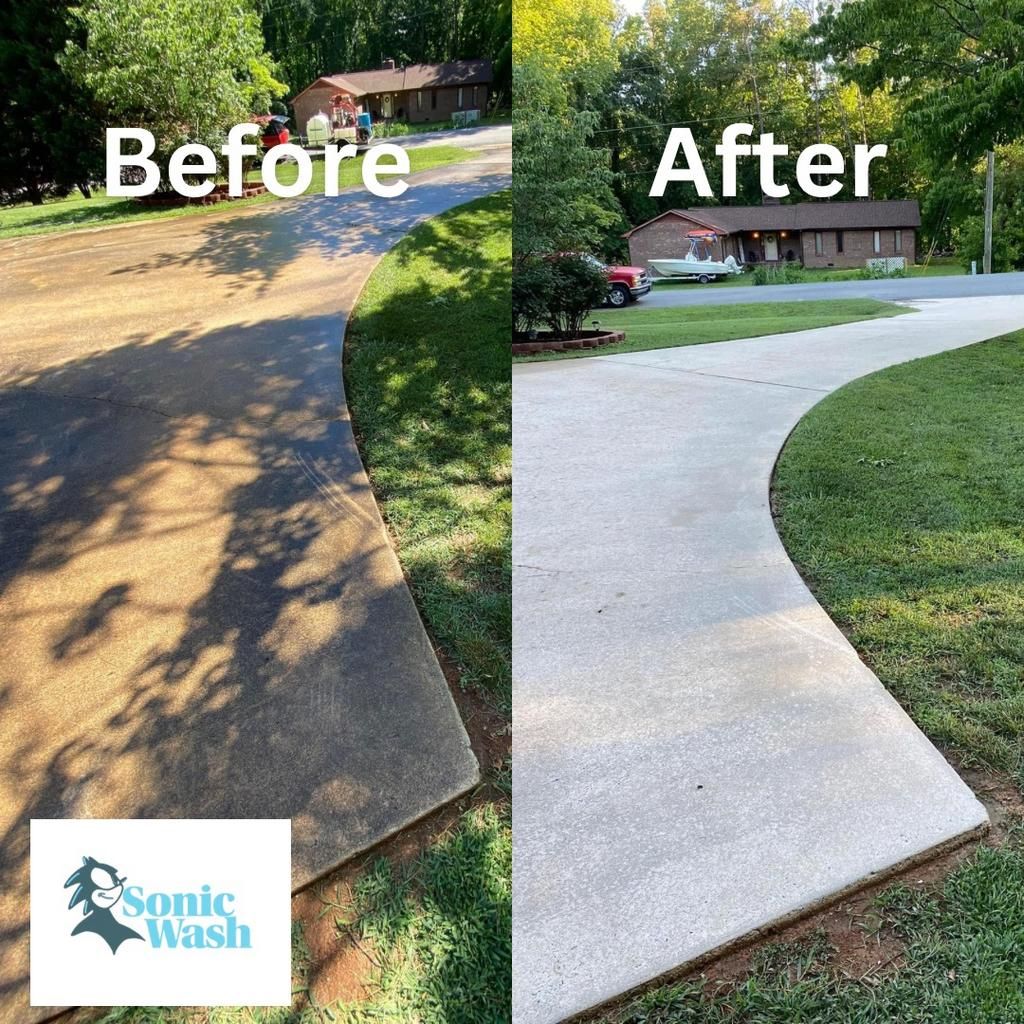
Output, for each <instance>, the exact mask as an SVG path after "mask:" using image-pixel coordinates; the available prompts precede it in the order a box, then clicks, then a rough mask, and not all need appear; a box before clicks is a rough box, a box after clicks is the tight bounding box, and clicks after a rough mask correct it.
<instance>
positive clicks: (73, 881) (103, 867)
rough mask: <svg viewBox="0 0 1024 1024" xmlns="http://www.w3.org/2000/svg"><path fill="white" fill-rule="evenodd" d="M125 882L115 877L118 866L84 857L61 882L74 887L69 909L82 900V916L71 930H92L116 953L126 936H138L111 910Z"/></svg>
mask: <svg viewBox="0 0 1024 1024" xmlns="http://www.w3.org/2000/svg"><path fill="white" fill-rule="evenodd" d="M124 882H125V879H124V877H123V876H122V877H118V873H117V869H116V868H114V867H112V866H111V865H110V864H101V863H100V862H99V861H98V860H96V858H95V857H83V858H82V866H81V867H80V868H79V869H78V870H77V871H75V873H74V874H73V875H72V876H71V877H70V878H69V879H68V880H67V881H66V882H65V883H64V888H65V889H69V888H70V887H71V886H75V887H76V888H75V891H74V892H73V893H72V894H71V902H70V903H69V904H68V909H69V910H70V909H71V908H72V907H75V906H77V905H78V904H79V903H82V904H84V907H83V911H84V913H85V918H84V920H82V921H79V922H78V924H77V925H75V928H74V931H72V933H71V934H72V935H78V934H80V933H81V932H95V933H96V934H97V935H99V936H100V938H101V939H103V941H104V942H106V944H107V945H108V946H109V947H110V952H111V953H116V952H117V949H118V946H120V945H121V943H122V942H125V941H126V940H128V939H141V938H142V936H141V935H140V934H139V933H138V932H137V931H134V930H133V929H131V928H129V927H128V926H127V925H124V924H122V923H121V922H120V921H118V920H117V919H116V918H115V917H114V915H113V913H112V910H113V907H114V904H116V903H117V901H118V900H119V899H120V898H121V894H122V892H123V891H124ZM143 941H145V940H144V939H143Z"/></svg>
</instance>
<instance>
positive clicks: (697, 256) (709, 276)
mask: <svg viewBox="0 0 1024 1024" xmlns="http://www.w3.org/2000/svg"><path fill="white" fill-rule="evenodd" d="M686 237H687V238H688V239H689V242H690V251H689V252H688V253H687V254H686V255H685V256H684V257H683V258H682V259H661V260H648V262H649V263H650V265H651V266H652V267H653V268H654V269H655V270H656V271H657V272H658V273H659V274H661V275H662V276H663V277H675V278H685V279H687V280H697V281H699V282H700V283H701V284H708V283H710V282H711V281H717V280H718V278H720V277H727V276H728V275H730V274H742V273H743V267H741V266H740V264H739V263H737V262H736V259H735V257H733V256H726V257H725V259H724V260H712V259H708V257H709V256H710V254H711V244H712V243H713V242H715V241H716V240H717V238H718V236H717V235H716V234H715V232H713V231H690V232H688V233H687V235H686ZM700 242H703V243H704V244H705V252H703V253H702V252H701V251H700V246H699V244H698V243H700Z"/></svg>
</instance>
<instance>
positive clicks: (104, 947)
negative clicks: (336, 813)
mask: <svg viewBox="0 0 1024 1024" xmlns="http://www.w3.org/2000/svg"><path fill="white" fill-rule="evenodd" d="M29 855H30V864H29V867H30V876H31V878H30V881H31V892H30V894H29V896H30V899H29V906H30V922H29V946H30V948H29V950H28V953H29V965H30V979H29V980H30V989H31V993H30V1000H31V1003H32V1005H33V1006H289V1005H290V1004H291V1001H292V996H291V991H292V975H291V940H292V927H291V890H292V885H293V881H294V880H293V876H292V866H291V828H290V822H289V821H288V820H287V819H246V818H234V819H229V818H176V819H168V818H148V819H125V818H117V819H115V818H67V819H63V818H37V819H34V820H33V821H32V823H31V828H30V851H29ZM111 967H115V968H116V969H115V970H111Z"/></svg>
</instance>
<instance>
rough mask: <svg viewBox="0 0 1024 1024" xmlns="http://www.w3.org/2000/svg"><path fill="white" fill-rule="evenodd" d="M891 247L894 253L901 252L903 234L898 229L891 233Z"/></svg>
mask: <svg viewBox="0 0 1024 1024" xmlns="http://www.w3.org/2000/svg"><path fill="white" fill-rule="evenodd" d="M892 247H893V248H894V249H895V250H896V252H903V232H902V231H900V229H899V228H897V229H896V230H895V231H894V232H893V233H892Z"/></svg>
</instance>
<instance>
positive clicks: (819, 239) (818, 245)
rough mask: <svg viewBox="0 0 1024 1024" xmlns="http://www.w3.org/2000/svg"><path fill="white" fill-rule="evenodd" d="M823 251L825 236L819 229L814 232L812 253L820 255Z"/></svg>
mask: <svg viewBox="0 0 1024 1024" xmlns="http://www.w3.org/2000/svg"><path fill="white" fill-rule="evenodd" d="M824 252H825V236H824V235H823V234H822V233H821V232H820V231H815V232H814V255H815V256H821V255H822V254H823V253H824Z"/></svg>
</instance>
